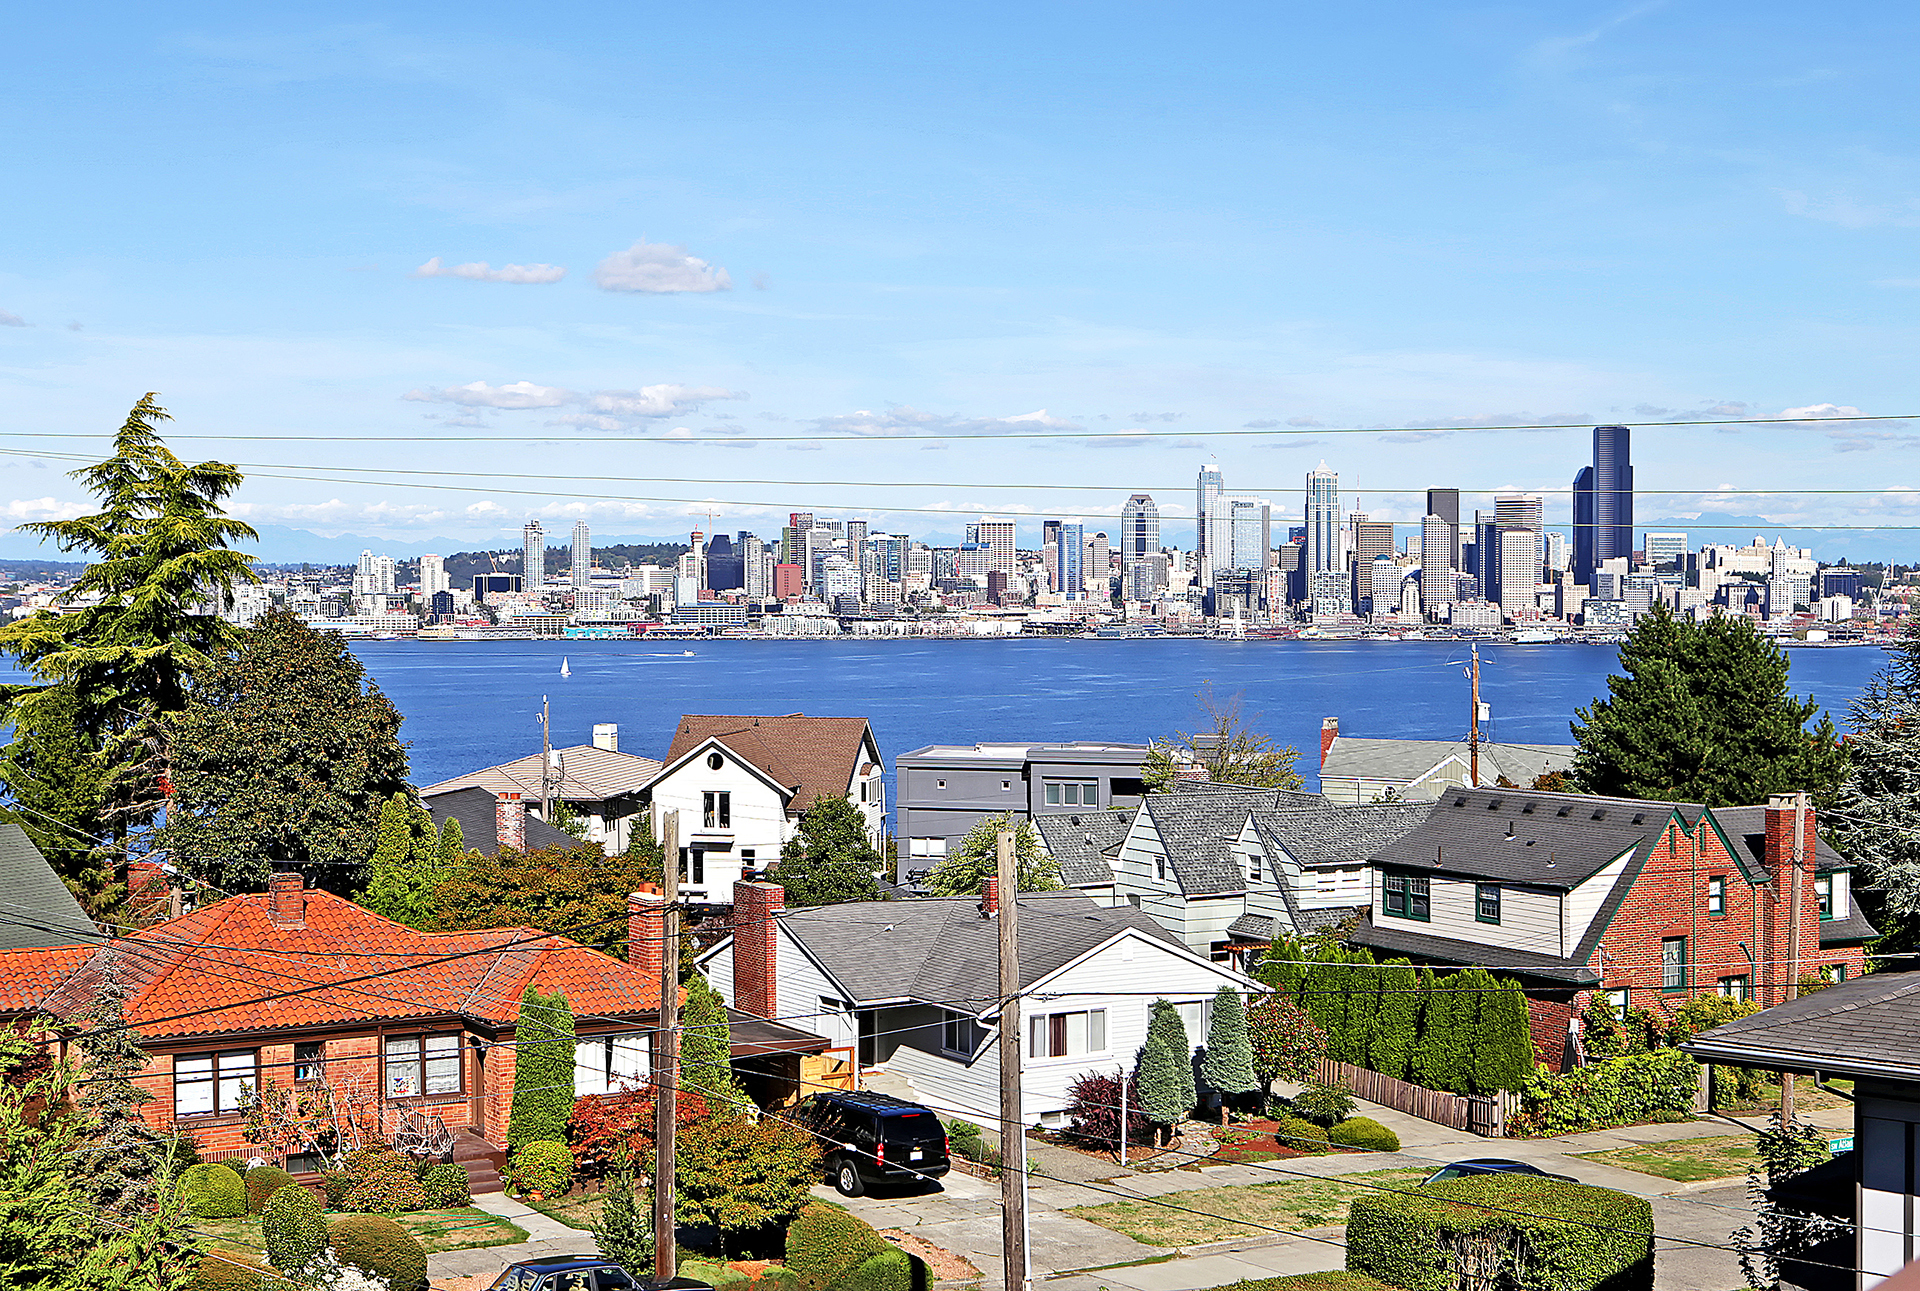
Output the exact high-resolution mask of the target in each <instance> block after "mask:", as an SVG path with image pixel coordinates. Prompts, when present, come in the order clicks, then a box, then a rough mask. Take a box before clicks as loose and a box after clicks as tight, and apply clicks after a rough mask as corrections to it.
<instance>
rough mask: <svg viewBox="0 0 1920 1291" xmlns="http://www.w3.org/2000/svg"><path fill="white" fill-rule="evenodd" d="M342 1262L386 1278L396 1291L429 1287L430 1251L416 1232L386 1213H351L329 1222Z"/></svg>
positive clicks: (329, 1233)
mask: <svg viewBox="0 0 1920 1291" xmlns="http://www.w3.org/2000/svg"><path fill="white" fill-rule="evenodd" d="M327 1238H328V1240H329V1241H330V1242H331V1244H332V1246H333V1254H334V1257H335V1258H336V1259H338V1260H339V1261H340V1263H342V1264H350V1265H352V1266H353V1267H355V1268H357V1269H362V1270H365V1271H366V1272H368V1273H371V1274H372V1275H373V1276H374V1277H377V1278H385V1279H386V1280H387V1284H388V1285H389V1286H390V1287H392V1288H393V1291H426V1286H427V1252H426V1251H425V1249H423V1248H422V1247H421V1245H420V1243H418V1242H416V1241H414V1240H413V1236H412V1234H410V1233H408V1232H407V1230H406V1229H404V1228H402V1227H400V1225H398V1224H396V1223H394V1222H393V1221H392V1220H391V1219H388V1218H386V1217H385V1216H383V1215H348V1216H346V1217H345V1218H343V1219H336V1220H334V1221H333V1222H332V1223H331V1224H329V1225H327Z"/></svg>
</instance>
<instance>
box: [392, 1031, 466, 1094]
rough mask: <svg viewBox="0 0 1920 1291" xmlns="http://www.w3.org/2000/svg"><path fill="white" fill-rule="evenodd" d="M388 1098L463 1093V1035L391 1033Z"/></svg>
mask: <svg viewBox="0 0 1920 1291" xmlns="http://www.w3.org/2000/svg"><path fill="white" fill-rule="evenodd" d="M386 1056H387V1078H386V1080H385V1082H384V1083H383V1085H382V1088H384V1089H385V1090H386V1091H387V1097H388V1098H414V1097H417V1096H419V1095H421V1094H457V1093H459V1092H460V1037H459V1036H458V1035H402V1036H388V1037H387V1046H386Z"/></svg>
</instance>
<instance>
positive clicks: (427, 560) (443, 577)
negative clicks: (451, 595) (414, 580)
mask: <svg viewBox="0 0 1920 1291" xmlns="http://www.w3.org/2000/svg"><path fill="white" fill-rule="evenodd" d="M452 588H453V584H452V582H451V581H450V580H449V579H448V578H447V562H446V561H445V560H443V559H442V558H441V557H439V556H431V555H429V556H422V557H421V558H420V599H422V600H429V599H431V598H432V596H433V594H434V593H435V592H445V591H450V590H452Z"/></svg>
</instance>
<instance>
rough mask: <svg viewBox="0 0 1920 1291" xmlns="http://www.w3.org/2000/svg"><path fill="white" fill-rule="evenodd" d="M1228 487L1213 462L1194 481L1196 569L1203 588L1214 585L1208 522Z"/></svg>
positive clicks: (1203, 468) (1224, 478)
mask: <svg viewBox="0 0 1920 1291" xmlns="http://www.w3.org/2000/svg"><path fill="white" fill-rule="evenodd" d="M1226 487H1227V481H1226V477H1225V476H1223V475H1222V474H1221V473H1220V468H1219V467H1218V466H1216V465H1214V464H1213V463H1212V462H1209V463H1207V464H1206V465H1205V466H1202V467H1201V468H1200V474H1199V475H1198V476H1196V477H1195V479H1194V481H1193V551H1194V555H1195V557H1196V558H1197V559H1196V561H1195V566H1194V567H1195V569H1196V570H1197V571H1198V573H1199V575H1200V585H1201V586H1202V587H1209V586H1211V585H1212V583H1213V564H1214V562H1213V560H1212V552H1211V550H1210V545H1211V539H1212V535H1211V534H1210V533H1209V532H1208V527H1209V526H1208V521H1209V519H1210V518H1211V517H1212V515H1213V513H1214V511H1215V509H1216V508H1217V505H1218V502H1219V498H1220V495H1221V494H1222V493H1223V492H1225V491H1226Z"/></svg>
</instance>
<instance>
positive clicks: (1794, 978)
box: [1780, 793, 1807, 1126]
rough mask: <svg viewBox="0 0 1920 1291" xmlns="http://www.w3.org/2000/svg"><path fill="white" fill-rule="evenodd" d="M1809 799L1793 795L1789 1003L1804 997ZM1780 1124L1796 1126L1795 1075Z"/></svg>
mask: <svg viewBox="0 0 1920 1291" xmlns="http://www.w3.org/2000/svg"><path fill="white" fill-rule="evenodd" d="M1806 831H1807V795H1806V794H1805V793H1796V794H1794V795H1793V882H1792V883H1791V884H1790V885H1789V887H1788V889H1787V901H1788V903H1789V904H1788V905H1787V943H1788V945H1789V946H1790V949H1789V950H1788V951H1787V960H1786V965H1787V967H1786V973H1787V989H1786V991H1785V992H1784V997H1785V998H1786V999H1789V1000H1791V999H1794V998H1796V997H1798V996H1799V994H1800V867H1801V858H1802V857H1804V856H1805V855H1806V851H1805V848H1806V845H1807V833H1806ZM1780 1124H1782V1125H1785V1126H1790V1125H1792V1124H1793V1073H1792V1072H1790V1071H1783V1072H1781V1073H1780Z"/></svg>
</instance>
